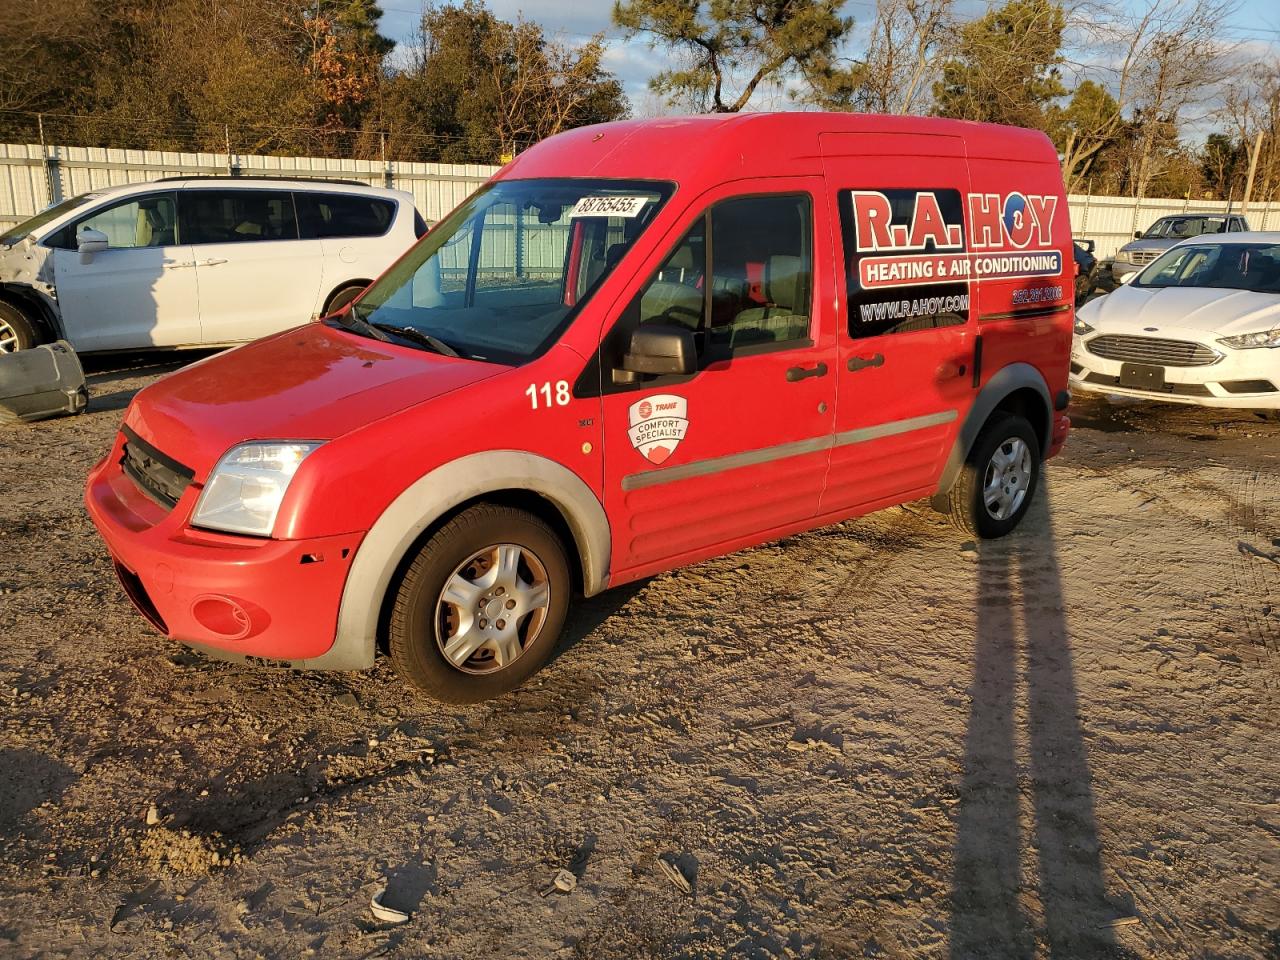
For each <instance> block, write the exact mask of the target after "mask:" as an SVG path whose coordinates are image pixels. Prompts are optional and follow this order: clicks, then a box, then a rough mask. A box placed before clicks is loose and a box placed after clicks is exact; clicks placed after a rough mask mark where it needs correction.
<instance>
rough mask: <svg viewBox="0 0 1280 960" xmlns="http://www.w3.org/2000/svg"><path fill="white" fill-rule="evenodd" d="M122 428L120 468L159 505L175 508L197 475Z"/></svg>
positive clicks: (169, 508)
mask: <svg viewBox="0 0 1280 960" xmlns="http://www.w3.org/2000/svg"><path fill="white" fill-rule="evenodd" d="M121 430H122V432H123V433H124V436H125V444H124V456H123V457H122V458H121V460H120V466H121V468H122V469H123V470H124V472H125V473H126V474H127V475H128V477H129V479H130V480H132V481H133V482H134V484H136V485H137V487H138V489H139V490H141V491H142V492H143V493H144V494H146V495H147V496H148V497H150V498H151V499H152V500H154V501H155V502H156V503H158V504H160V506H162V507H164V508H166V509H168V510H172V509H173V508H174V507H175V506H177V504H178V501H179V500H180V499H181V498H182V494H183V493H184V492H186V489H187V486H188V485H189V484H190V483H191V478H192V477H193V476H195V474H194V473H193V472H192V471H191V469H190V468H189V467H184V466H183V465H182V464H180V463H178V461H176V460H173V459H170V458H169V457H167V456H165V455H164V454H163V453H161V452H160V451H159V450H157V449H156V448H155V447H153V446H151V444H149V443H147V442H146V441H145V440H143V439H142V438H141V437H139V436H138V435H137V434H136V433H134V432H133V431H132V430H130V429H129V428H128V427H122V428H121Z"/></svg>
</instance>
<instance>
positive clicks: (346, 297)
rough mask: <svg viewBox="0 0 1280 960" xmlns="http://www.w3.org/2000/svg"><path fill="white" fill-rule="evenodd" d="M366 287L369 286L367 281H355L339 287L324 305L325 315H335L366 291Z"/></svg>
mask: <svg viewBox="0 0 1280 960" xmlns="http://www.w3.org/2000/svg"><path fill="white" fill-rule="evenodd" d="M366 287H368V284H367V283H353V284H351V285H350V286H346V287H341V288H339V289H338V290H337V292H335V293H334V295H333V296H331V297H330V298H329V302H328V303H326V304H325V305H324V316H326V317H331V316H333V315H334V314H335V313H337V312H338V311H340V310H341V309H342V308H343V307H345V306H346V305H347V304H348V303H350V302H351V301H352V300H354V299H355V298H356V297H358V296H360V294H362V293H364V291H365V288H366Z"/></svg>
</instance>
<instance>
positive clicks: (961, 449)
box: [932, 363, 1053, 511]
mask: <svg viewBox="0 0 1280 960" xmlns="http://www.w3.org/2000/svg"><path fill="white" fill-rule="evenodd" d="M1001 413H1014V414H1017V415H1018V416H1021V417H1022V418H1023V419H1025V420H1026V421H1027V422H1028V423H1030V424H1031V429H1032V430H1033V431H1034V432H1035V435H1036V439H1037V440H1038V441H1039V443H1040V452H1041V456H1043V455H1044V452H1045V451H1046V450H1048V448H1049V440H1050V438H1051V437H1052V435H1053V403H1052V401H1051V400H1050V396H1049V387H1048V385H1047V384H1046V383H1045V381H1044V377H1043V376H1041V374H1040V371H1039V370H1037V369H1036V368H1035V367H1033V366H1032V365H1031V364H1029V363H1011V364H1009V366H1007V367H1003V368H1001V369H1000V370H998V371H997V372H996V373H995V374H994V375H993V376H992V377H991V379H990V380H988V381H987V382H986V384H985V385H984V386H983V387H982V389H981V390H980V391H979V392H978V395H977V396H976V397H974V400H973V404H972V406H970V408H969V413H968V415H967V416H966V417H965V419H964V422H963V423H961V425H960V430H959V432H958V433H957V434H956V439H955V444H954V445H953V446H952V448H951V453H950V455H949V456H948V457H947V462H946V465H945V466H944V467H943V468H942V476H941V478H940V479H939V481H938V489H937V490H936V491H935V493H934V496H933V501H932V503H933V506H934V508H935V509H938V510H944V511H945V510H946V509H947V508H948V499H947V495H948V494H949V493H950V492H951V488H952V487H954V486H955V484H956V480H957V478H958V477H959V476H960V471H961V469H962V468H963V467H964V463H965V459H966V458H967V457H968V456H969V452H970V450H972V449H973V445H974V443H975V442H976V441H977V439H978V436H979V434H981V433H982V428H983V427H984V426H986V425H987V423H988V422H989V421H990V420H991V418H992V417H993V416H999V415H1000V414H1001Z"/></svg>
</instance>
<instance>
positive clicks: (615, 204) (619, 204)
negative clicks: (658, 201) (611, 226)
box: [569, 197, 650, 218]
mask: <svg viewBox="0 0 1280 960" xmlns="http://www.w3.org/2000/svg"><path fill="white" fill-rule="evenodd" d="M649 200H650V198H649V197H583V198H582V199H581V200H579V201H578V202H577V203H575V204H574V205H573V212H572V213H570V214H569V216H570V218H573V217H634V216H635V215H636V214H638V213H639V212H640V211H641V210H642V209H643V208H644V205H645V204H646V203H648V202H649Z"/></svg>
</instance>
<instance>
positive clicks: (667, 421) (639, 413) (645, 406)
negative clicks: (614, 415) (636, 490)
mask: <svg viewBox="0 0 1280 960" xmlns="http://www.w3.org/2000/svg"><path fill="white" fill-rule="evenodd" d="M627 421H628V423H629V424H630V427H629V429H628V430H627V436H628V437H629V438H630V440H631V446H633V447H635V448H636V450H638V451H640V455H641V456H642V457H644V458H645V459H646V460H648V461H649V462H650V463H653V464H660V463H665V462H666V460H667V458H668V457H670V456H671V454H673V453H675V452H676V447H678V446H679V445H680V441H681V440H683V439H684V435H685V431H687V430H688V429H689V405H688V401H686V400H685V398H684V397H677V396H675V395H674V394H670V393H659V394H655V395H654V396H652V397H645V398H644V399H643V400H638V401H636V402H635V403H633V404H632V405H631V407H630V409H628V411H627Z"/></svg>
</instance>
